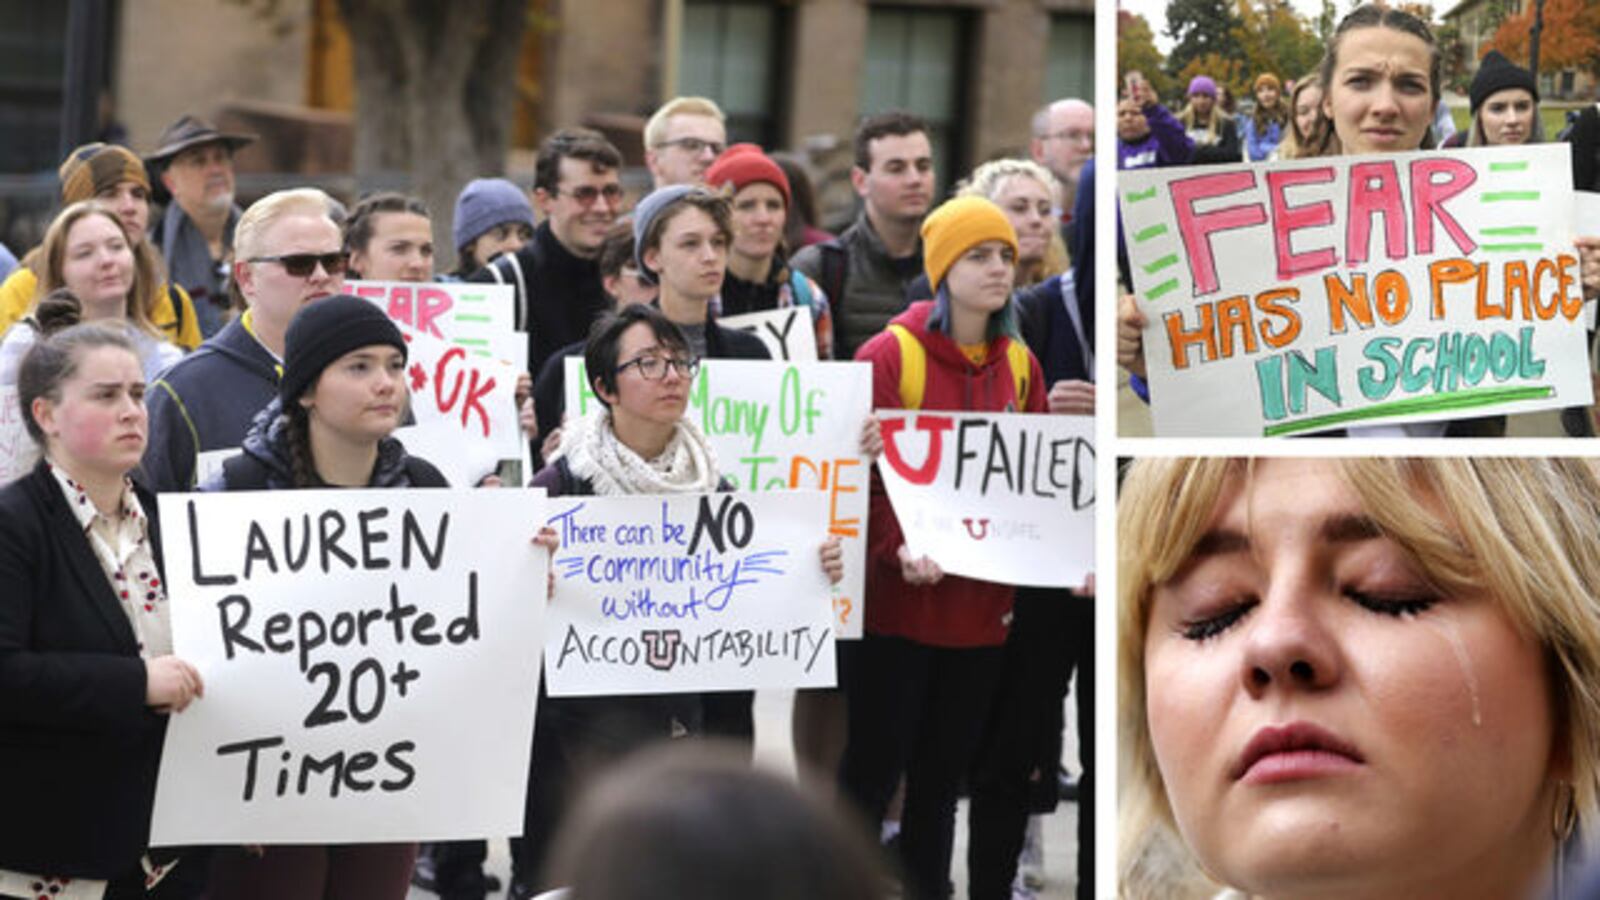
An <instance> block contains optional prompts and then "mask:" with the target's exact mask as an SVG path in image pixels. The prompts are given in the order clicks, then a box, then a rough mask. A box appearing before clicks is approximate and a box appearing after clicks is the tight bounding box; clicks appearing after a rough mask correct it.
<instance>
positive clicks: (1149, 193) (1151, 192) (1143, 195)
mask: <svg viewBox="0 0 1600 900" xmlns="http://www.w3.org/2000/svg"><path fill="white" fill-rule="evenodd" d="M1123 196H1124V197H1126V198H1127V200H1128V202H1129V203H1138V202H1139V201H1140V200H1154V199H1155V198H1156V189H1155V188H1149V189H1147V190H1143V191H1139V192H1138V193H1130V194H1124V195H1123Z"/></svg>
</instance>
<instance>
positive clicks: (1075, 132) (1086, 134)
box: [1039, 128, 1094, 144]
mask: <svg viewBox="0 0 1600 900" xmlns="http://www.w3.org/2000/svg"><path fill="white" fill-rule="evenodd" d="M1039 140H1041V141H1072V142H1073V143H1074V144H1092V143H1094V132H1092V131H1083V130H1081V129H1077V128H1069V129H1067V130H1066V131H1052V132H1050V133H1048V134H1041V135H1039Z"/></svg>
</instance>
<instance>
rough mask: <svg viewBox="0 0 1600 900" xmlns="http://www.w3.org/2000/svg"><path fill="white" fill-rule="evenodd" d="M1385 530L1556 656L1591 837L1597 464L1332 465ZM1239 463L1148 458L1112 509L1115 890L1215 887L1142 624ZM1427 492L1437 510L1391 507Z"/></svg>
mask: <svg viewBox="0 0 1600 900" xmlns="http://www.w3.org/2000/svg"><path fill="white" fill-rule="evenodd" d="M1336 464H1337V465H1338V467H1339V470H1340V474H1341V476H1342V478H1343V481H1344V482H1345V484H1347V485H1348V486H1349V487H1350V489H1351V490H1352V491H1353V492H1354V493H1355V494H1356V496H1358V497H1359V498H1360V500H1361V502H1362V504H1363V505H1364V507H1365V509H1366V513H1367V514H1368V515H1369V516H1370V517H1371V518H1372V520H1373V521H1374V522H1375V523H1376V524H1377V526H1378V528H1379V529H1380V530H1381V531H1382V532H1383V534H1384V535H1385V536H1386V537H1388V538H1390V539H1391V540H1393V541H1394V542H1395V543H1396V544H1398V545H1399V546H1400V547H1401V548H1402V550H1404V551H1405V552H1406V553H1407V554H1408V555H1409V556H1410V557H1411V559H1412V560H1413V562H1414V563H1415V564H1416V566H1417V568H1418V571H1419V573H1420V574H1421V575H1422V576H1423V577H1425V578H1427V579H1428V581H1429V582H1430V583H1431V584H1433V585H1434V586H1435V587H1437V588H1438V589H1439V590H1441V591H1444V592H1446V593H1451V592H1465V591H1478V590H1484V591H1487V593H1488V595H1489V596H1491V597H1492V598H1493V599H1494V601H1495V602H1496V603H1497V604H1498V605H1499V606H1500V608H1501V609H1502V611H1503V612H1505V614H1506V615H1507V616H1508V617H1509V618H1510V619H1511V620H1512V622H1514V623H1515V625H1516V627H1517V628H1519V629H1521V630H1522V631H1523V632H1524V633H1527V634H1530V635H1532V636H1533V637H1534V638H1536V639H1537V640H1538V642H1539V644H1540V645H1541V647H1542V649H1543V651H1544V654H1545V657H1546V659H1547V660H1548V663H1549V672H1550V677H1551V687H1552V691H1553V693H1554V695H1555V696H1554V708H1555V710H1556V713H1555V715H1556V734H1555V735H1554V736H1553V739H1552V740H1553V745H1554V746H1555V747H1556V748H1557V754H1558V756H1564V757H1565V758H1566V759H1568V760H1569V761H1570V762H1569V765H1570V780H1571V784H1572V787H1573V792H1574V799H1575V801H1576V808H1577V815H1578V829H1579V831H1580V832H1581V833H1584V834H1586V835H1589V836H1590V840H1591V841H1592V840H1593V838H1594V828H1595V826H1596V825H1597V824H1600V823H1597V822H1596V804H1597V802H1600V801H1597V798H1600V607H1597V606H1596V604H1597V602H1600V533H1597V531H1596V523H1597V522H1600V472H1597V470H1596V467H1595V465H1594V463H1592V462H1591V461H1589V460H1582V459H1533V458H1517V459H1479V458H1467V459H1383V458H1351V459H1340V460H1337V461H1336ZM1252 468H1253V463H1252V462H1251V461H1247V460H1240V459H1217V458H1209V459H1142V460H1138V461H1136V462H1134V463H1133V464H1132V465H1131V466H1130V467H1129V469H1128V471H1127V475H1126V478H1125V480H1124V482H1123V486H1122V493H1121V498H1120V501H1119V503H1118V511H1117V585H1118V586H1117V592H1118V596H1117V628H1118V639H1117V640H1118V648H1117V674H1118V685H1119V689H1120V691H1121V697H1120V702H1119V704H1118V706H1119V712H1118V716H1119V722H1118V733H1119V740H1120V747H1121V760H1120V771H1119V787H1120V791H1119V794H1120V796H1119V804H1118V807H1119V818H1120V821H1119V824H1118V831H1119V847H1118V860H1119V866H1120V869H1121V871H1120V873H1119V874H1120V876H1121V893H1120V896H1123V897H1129V898H1144V897H1150V898H1154V897H1183V896H1210V895H1211V894H1214V893H1215V892H1216V886H1215V885H1211V884H1208V882H1207V881H1206V879H1205V876H1204V874H1203V872H1202V870H1201V869H1200V866H1199V863H1198V862H1197V861H1196V860H1195V858H1194V857H1193V855H1192V854H1191V853H1190V852H1189V851H1188V849H1187V848H1186V847H1185V846H1184V844H1183V841H1182V840H1181V839H1180V838H1179V837H1178V834H1177V830H1176V825H1175V824H1174V819H1173V813H1172V808H1171V806H1170V804H1169V802H1168V799H1167V795H1166V790H1165V787H1164V786H1163V784H1162V781H1161V775H1160V772H1159V770H1158V769H1157V767H1156V759H1155V751H1154V748H1153V746H1152V744H1151V739H1150V732H1149V728H1148V725H1147V721H1146V694H1147V691H1146V685H1145V680H1144V662H1145V661H1144V646H1145V633H1146V630H1147V628H1148V625H1149V621H1150V613H1151V602H1152V594H1153V591H1154V589H1155V587H1156V586H1157V585H1159V584H1162V583H1163V582H1166V581H1168V580H1170V579H1171V578H1173V577H1174V576H1175V575H1176V574H1177V573H1178V571H1179V569H1180V568H1181V567H1182V566H1183V565H1184V564H1185V563H1186V562H1187V561H1188V559H1189V557H1190V556H1191V554H1192V553H1193V551H1194V548H1195V545H1196V543H1197V542H1198V541H1199V540H1200V538H1201V537H1202V536H1203V535H1204V533H1205V531H1206V528H1207V526H1208V524H1209V523H1210V521H1211V519H1212V516H1213V513H1214V511H1215V509H1216V506H1217V502H1218V500H1219V498H1221V497H1222V495H1223V491H1224V490H1225V489H1226V488H1227V487H1228V485H1229V484H1231V483H1233V481H1234V479H1239V478H1243V479H1245V480H1246V481H1248V479H1249V478H1250V475H1251V471H1252ZM1408 496H1409V497H1423V498H1427V499H1429V500H1431V501H1436V502H1432V503H1419V502H1413V503H1397V502H1395V500H1396V498H1401V497H1408Z"/></svg>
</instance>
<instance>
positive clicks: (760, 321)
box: [717, 306, 817, 362]
mask: <svg viewBox="0 0 1600 900" xmlns="http://www.w3.org/2000/svg"><path fill="white" fill-rule="evenodd" d="M717 324H718V325H721V326H722V327H723V328H734V329H737V330H739V331H748V332H750V333H751V334H753V335H755V336H756V337H758V338H761V340H762V342H763V343H765V344H766V345H767V350H769V351H770V352H771V353H772V358H773V359H777V360H782V361H785V362H816V361H817V333H816V331H815V330H813V328H812V325H811V310H810V308H808V307H805V306H790V307H786V308H784V309H768V310H762V311H761V312H753V313H742V314H740V315H737V316H722V317H721V318H719V319H717Z"/></svg>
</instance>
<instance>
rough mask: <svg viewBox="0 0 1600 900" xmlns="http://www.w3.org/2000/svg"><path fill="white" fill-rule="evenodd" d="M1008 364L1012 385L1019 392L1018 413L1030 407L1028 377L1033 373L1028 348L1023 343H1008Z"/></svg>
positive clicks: (1008, 341) (1010, 341)
mask: <svg viewBox="0 0 1600 900" xmlns="http://www.w3.org/2000/svg"><path fill="white" fill-rule="evenodd" d="M1006 362H1007V363H1010V365H1011V383H1012V386H1013V387H1015V388H1016V391H1017V412H1022V410H1023V409H1024V408H1025V407H1026V406H1027V405H1028V376H1029V375H1031V374H1032V373H1033V364H1032V363H1031V362H1030V361H1029V359H1028V348H1027V347H1024V346H1023V345H1022V342H1021V341H1015V340H1009V339H1008V340H1007V341H1006Z"/></svg>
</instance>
